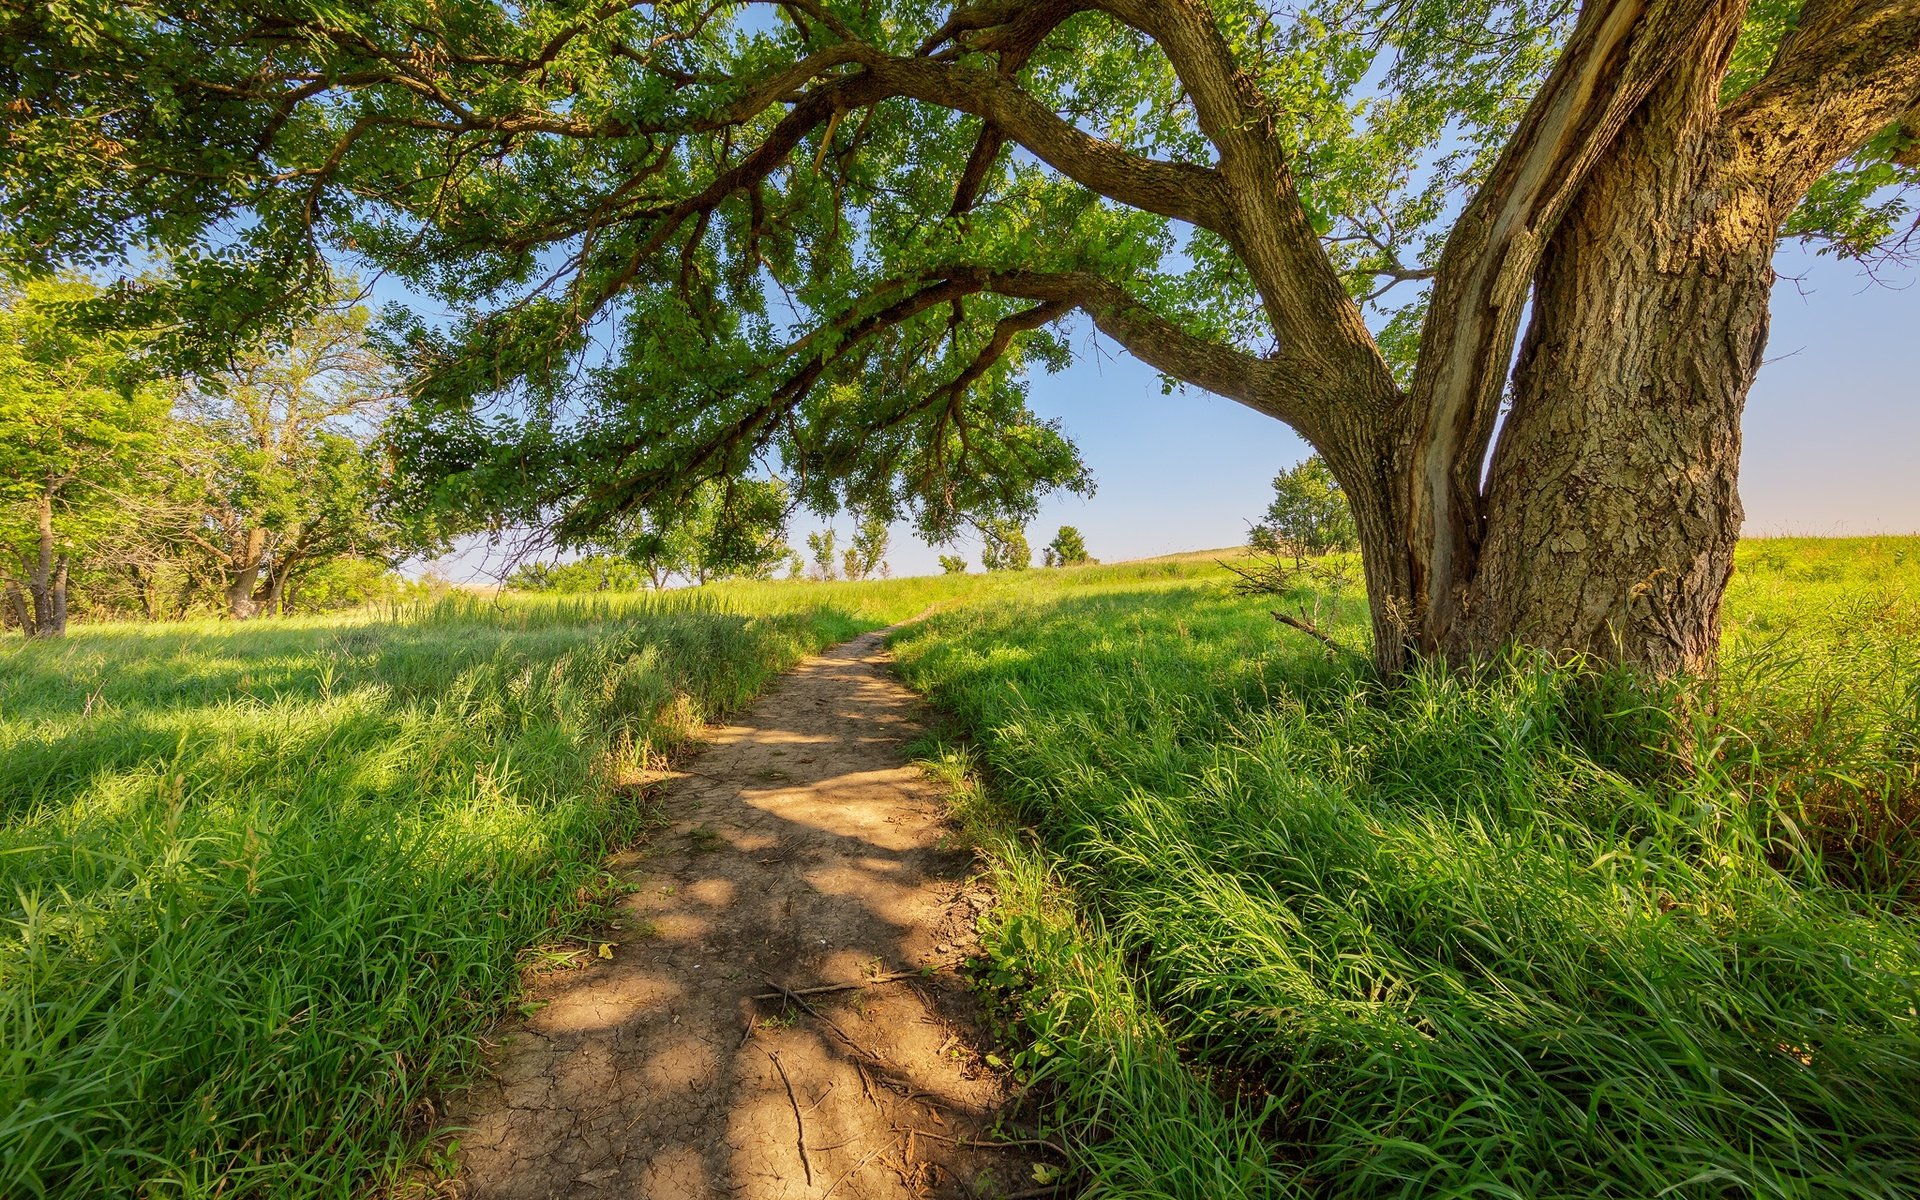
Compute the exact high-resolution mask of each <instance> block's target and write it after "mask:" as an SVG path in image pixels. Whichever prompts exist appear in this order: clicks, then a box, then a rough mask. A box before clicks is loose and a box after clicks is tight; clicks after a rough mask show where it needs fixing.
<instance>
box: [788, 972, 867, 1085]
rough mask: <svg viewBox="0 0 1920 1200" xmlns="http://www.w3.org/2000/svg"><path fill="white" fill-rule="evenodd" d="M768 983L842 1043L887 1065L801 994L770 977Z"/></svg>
mask: <svg viewBox="0 0 1920 1200" xmlns="http://www.w3.org/2000/svg"><path fill="white" fill-rule="evenodd" d="M767 982H768V983H770V984H772V985H773V986H774V987H775V988H776V989H778V992H779V995H780V996H781V997H782V998H784V999H786V1000H789V1001H792V1002H793V1003H794V1004H797V1005H799V1006H800V1008H801V1010H802V1011H804V1012H805V1013H806V1014H807V1015H808V1016H810V1017H812V1018H814V1019H815V1020H817V1021H819V1022H821V1023H822V1024H824V1025H825V1026H826V1027H827V1028H828V1029H831V1030H833V1032H834V1035H835V1036H836V1037H838V1038H839V1039H840V1040H841V1041H843V1042H845V1043H846V1044H847V1045H848V1046H849V1047H850V1048H851V1049H853V1050H854V1051H855V1052H856V1053H859V1054H864V1055H866V1056H867V1057H868V1058H870V1059H872V1060H873V1061H874V1062H877V1063H881V1064H885V1063H886V1061H887V1060H886V1059H884V1058H882V1057H880V1056H879V1055H878V1054H875V1053H874V1052H873V1051H871V1050H869V1049H867V1048H866V1047H865V1046H862V1045H861V1044H860V1043H859V1042H856V1041H854V1040H853V1037H852V1035H850V1034H849V1033H848V1032H847V1031H846V1030H844V1029H842V1028H840V1026H839V1025H837V1024H836V1023H835V1022H834V1020H833V1018H832V1017H829V1016H828V1015H827V1014H825V1013H823V1012H821V1011H820V1010H819V1009H817V1008H815V1007H814V1006H813V1005H811V1004H809V1003H807V998H806V997H805V996H802V995H801V994H800V993H798V992H796V991H794V990H792V989H791V988H788V987H786V986H784V985H782V984H781V983H780V982H779V981H778V980H775V979H773V978H772V977H770V976H769V977H767Z"/></svg>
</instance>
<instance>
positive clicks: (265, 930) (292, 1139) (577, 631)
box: [0, 598, 877, 1197]
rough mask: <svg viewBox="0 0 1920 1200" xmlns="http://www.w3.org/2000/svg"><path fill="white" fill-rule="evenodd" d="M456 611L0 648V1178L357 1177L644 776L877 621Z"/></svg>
mask: <svg viewBox="0 0 1920 1200" xmlns="http://www.w3.org/2000/svg"><path fill="white" fill-rule="evenodd" d="M788 608H789V613H788V615H784V616H777V617H750V616H745V615H742V614H740V613H739V612H738V611H736V610H731V609H729V608H728V607H727V606H724V605H716V604H712V603H708V602H706V601H701V602H698V603H695V602H691V601H689V600H686V599H684V598H683V599H677V600H673V601H669V602H662V601H657V600H656V601H651V602H648V601H628V602H623V603H618V604H615V603H602V604H600V605H597V606H594V605H585V604H574V605H571V606H566V605H557V604H528V603H512V604H507V605H504V606H491V605H477V604H441V605H435V606H427V607H422V608H419V609H416V610H414V611H411V612H408V613H403V614H390V616H397V617H398V619H387V620H375V619H370V618H365V617H363V618H358V619H345V620H343V619H338V618H335V619H309V620H298V621H287V622H275V623H271V624H268V623H261V624H250V625H244V626H240V625H231V624H224V625H223V624H213V623H203V624H197V625H172V626H150V627H139V626H104V627H90V628H82V629H79V630H77V631H76V632H75V634H74V635H73V636H72V637H70V638H69V639H67V640H66V641H65V642H61V643H44V644H32V645H22V644H20V643H18V642H11V643H7V644H4V645H0V1196H7V1197H37V1196H60V1197H83V1196H84V1197H94V1196H113V1195H142V1196H156V1197H160V1196H176V1197H191V1196H216V1195H218V1196H313V1195H336V1196H347V1195H354V1194H359V1193H360V1192H361V1191H362V1190H363V1189H364V1187H365V1186H366V1184H367V1182H368V1180H369V1179H370V1178H371V1179H379V1178H381V1177H383V1176H386V1175H388V1174H390V1173H391V1172H392V1171H393V1170H394V1169H396V1167H397V1166H398V1165H399V1164H402V1163H404V1162H405V1161H406V1160H407V1158H408V1157H409V1156H410V1154H411V1153H412V1149H413V1146H414V1143H415V1140H416V1139H417V1138H418V1137H419V1135H420V1134H421V1132H422V1131H423V1128H424V1126H423V1124H422V1121H423V1119H424V1118H425V1117H426V1116H427V1115H428V1114H427V1112H426V1110H425V1109H424V1108H423V1107H422V1106H423V1104H424V1103H425V1102H426V1099H427V1097H428V1096H429V1095H431V1093H432V1090H433V1088H434V1087H435V1086H437V1085H439V1084H442V1083H444V1082H446V1081H447V1080H448V1079H449V1078H452V1077H453V1076H454V1075H456V1074H457V1073H458V1072H459V1071H461V1070H463V1069H465V1068H467V1067H468V1066H470V1065H471V1064H472V1063H473V1062H474V1060H475V1037H476V1034H477V1033H478V1032H479V1031H480V1030H481V1029H482V1028H483V1027H484V1025H485V1024H486V1023H487V1022H488V1021H490V1020H491V1019H493V1018H494V1017H495V1016H497V1015H498V1014H499V1013H500V1012H501V1010H502V1008H503V1006H504V1005H505V1004H507V1003H508V1002H509V1001H510V1000H511V998H512V996H513V994H514V992H515V990H516V982H517V978H518V974H519V966H520V963H521V962H522V960H523V956H524V954H525V953H526V952H527V950H528V948H529V947H532V946H535V945H537V944H540V943H543V942H548V941H551V940H553V939H558V938H564V937H566V936H568V935H569V934H571V933H574V932H575V931H577V930H579V929H580V928H581V927H582V926H583V925H584V924H585V923H587V922H589V921H590V920H591V919H592V918H593V916H594V914H595V911H596V909H595V905H596V902H597V901H599V900H601V899H603V898H605V897H607V896H609V895H610V894H611V892H610V887H611V884H612V881H611V880H610V879H609V878H608V877H606V876H605V875H603V873H602V872H601V870H600V866H599V863H600V859H601V857H602V855H603V853H604V852H605V851H606V850H607V849H608V848H610V847H611V846H613V845H614V844H615V843H618V842H620V841H622V840H623V839H627V838H629V837H631V836H632V835H633V834H634V833H635V832H636V831H638V830H639V829H641V828H642V827H643V826H644V825H645V823H646V822H647V820H648V815H647V811H646V807H645V805H644V803H643V802H642V798H641V797H640V796H639V794H638V793H637V792H636V790H635V789H634V788H633V787H632V786H631V785H630V781H631V780H632V778H633V773H634V771H635V770H636V768H638V767H640V766H643V765H645V764H646V763H648V762H649V761H650V760H652V759H655V758H657V757H658V756H660V755H662V754H665V753H668V752H670V751H671V750H673V749H674V748H675V747H676V746H678V745H680V744H682V743H683V742H684V741H685V740H686V739H687V738H689V737H691V736H693V735H695V734H696V733H697V730H698V727H699V723H700V721H701V720H702V719H703V718H705V717H707V716H709V715H711V714H713V713H715V712H718V711H720V710H724V709H728V708H732V707H735V706H738V705H740V704H742V703H744V702H745V701H746V700H747V699H748V698H750V697H751V696H752V695H753V694H754V693H755V692H756V691H758V690H759V688H760V687H761V686H762V685H763V684H764V682H765V681H766V680H767V679H768V678H770V677H771V676H772V675H773V674H775V673H777V672H779V671H781V670H783V669H784V668H786V667H787V666H788V665H790V664H791V663H792V662H793V661H795V660H796V659H797V658H798V657H799V656H801V655H802V654H804V653H807V652H809V651H811V650H813V649H815V648H817V647H819V646H821V645H824V644H826V643H829V642H832V641H835V640H838V639H840V638H842V637H845V636H848V635H849V634H851V633H853V632H855V631H857V630H858V629H860V628H866V627H871V626H872V625H873V624H876V623H877V622H876V621H874V620H872V619H861V618H858V617H856V616H854V615H852V614H850V613H849V612H847V611H844V609H841V610H836V609H832V608H827V607H822V606H821V605H820V604H819V603H817V602H813V601H810V602H808V603H806V604H802V603H797V602H796V603H794V604H792V605H790V606H788Z"/></svg>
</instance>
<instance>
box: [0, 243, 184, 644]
mask: <svg viewBox="0 0 1920 1200" xmlns="http://www.w3.org/2000/svg"><path fill="white" fill-rule="evenodd" d="M97 290H98V289H96V288H95V287H93V285H92V284H89V283H87V282H85V281H84V280H77V279H43V280H36V281H33V282H30V283H28V284H26V285H25V286H24V287H21V288H18V289H13V288H8V289H5V290H0V550H3V551H4V556H3V557H0V576H3V577H4V579H5V591H6V596H7V603H8V607H9V609H10V610H11V614H12V621H13V622H14V623H16V624H18V625H19V626H20V627H21V629H22V630H23V631H24V632H25V633H27V634H28V635H29V636H39V637H58V636H59V635H61V634H63V633H65V632H66V629H67V581H68V576H69V573H70V572H71V571H72V569H73V566H74V563H75V560H76V559H78V558H79V557H80V556H82V555H83V554H85V553H86V552H87V551H88V550H89V549H91V548H92V547H93V546H94V545H95V544H96V543H97V542H98V541H100V539H101V538H102V537H103V536H104V535H105V534H106V533H107V532H109V531H110V529H111V528H112V526H113V525H114V523H115V522H116V521H117V520H119V519H120V518H121V513H122V510H123V508H124V506H125V504H126V501H127V496H125V495H124V494H122V493H124V491H125V489H126V488H127V486H128V483H129V481H130V480H131V479H133V478H134V476H135V475H136V474H137V473H138V472H137V471H136V468H137V467H138V466H139V465H140V464H141V463H142V462H143V461H144V460H146V459H147V458H149V457H151V456H152V453H153V449H154V447H155V446H156V445H157V441H158V438H159V436H160V434H161V432H162V430H163V427H164V424H165V422H166V416H167V400H166V396H165V394H164V392H163V391H162V390H161V389H160V388H158V387H155V386H153V385H152V384H148V383H140V382H137V381H136V370H135V362H134V358H135V350H136V347H134V346H133V344H132V343H131V342H130V341H129V340H128V339H127V338H125V337H122V336H117V335H106V336H101V335H94V334H89V333H86V332H85V331H83V330H81V329H79V328H77V327H76V326H74V325H73V324H72V323H70V322H69V321H68V320H67V319H66V315H65V311H64V306H65V305H68V304H71V303H73V302H76V301H83V300H86V299H89V298H91V297H93V296H94V295H96V294H97Z"/></svg>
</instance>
